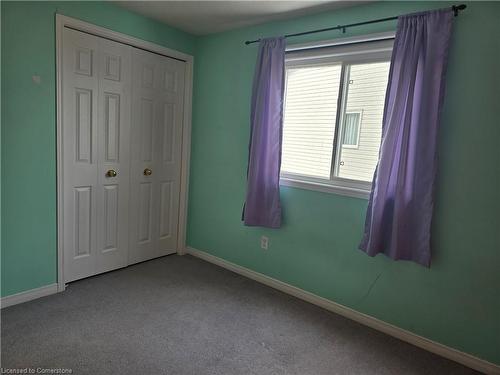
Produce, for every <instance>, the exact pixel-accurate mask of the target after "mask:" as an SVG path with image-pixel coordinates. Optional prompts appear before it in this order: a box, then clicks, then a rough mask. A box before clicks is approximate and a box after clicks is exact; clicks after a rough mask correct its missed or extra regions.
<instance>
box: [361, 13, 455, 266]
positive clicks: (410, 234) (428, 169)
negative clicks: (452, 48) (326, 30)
mask: <svg viewBox="0 0 500 375" xmlns="http://www.w3.org/2000/svg"><path fill="white" fill-rule="evenodd" d="M452 18H453V12H452V11H451V10H447V9H441V10H436V11H429V12H422V13H416V14H410V15H406V16H402V17H399V21H398V26H397V31H396V40H395V42H394V49H393V52H392V60H391V68H390V72H389V83H388V87H387V94H386V99H385V108H384V118H383V126H382V144H381V146H380V156H379V161H378V165H377V169H376V171H375V175H374V180H373V181H374V182H373V186H372V191H371V195H370V201H369V204H368V211H367V214H366V223H365V233H364V236H363V239H362V241H361V244H360V249H361V250H363V251H365V252H366V253H367V254H368V255H370V256H375V255H376V254H378V253H384V254H386V255H388V256H389V257H391V258H393V259H404V260H412V261H414V262H417V263H419V264H421V265H424V266H427V267H429V266H430V261H431V251H430V229H431V219H432V211H433V203H434V201H433V193H434V192H433V190H434V177H435V174H436V135H437V130H438V123H439V117H440V112H441V106H442V103H443V96H444V88H445V72H446V63H447V58H448V46H449V42H450V36H451V25H452Z"/></svg>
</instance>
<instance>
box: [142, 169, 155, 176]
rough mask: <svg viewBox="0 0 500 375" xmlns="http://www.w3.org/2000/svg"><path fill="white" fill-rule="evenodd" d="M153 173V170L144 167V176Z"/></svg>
mask: <svg viewBox="0 0 500 375" xmlns="http://www.w3.org/2000/svg"><path fill="white" fill-rule="evenodd" d="M151 174H153V171H152V170H151V169H149V168H146V169H144V176H151Z"/></svg>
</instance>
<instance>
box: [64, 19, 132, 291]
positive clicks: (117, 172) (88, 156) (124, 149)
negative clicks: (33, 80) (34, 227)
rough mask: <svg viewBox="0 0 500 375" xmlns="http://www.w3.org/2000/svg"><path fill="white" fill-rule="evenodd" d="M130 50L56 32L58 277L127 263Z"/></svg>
mask: <svg viewBox="0 0 500 375" xmlns="http://www.w3.org/2000/svg"><path fill="white" fill-rule="evenodd" d="M130 99H131V50H130V48H129V47H127V46H125V45H122V44H120V43H116V42H112V41H109V40H106V39H102V38H98V37H95V36H92V35H89V34H85V33H81V32H78V31H75V30H71V29H67V28H65V29H64V33H63V97H62V103H63V130H62V132H63V134H62V135H63V137H62V138H63V160H62V163H63V181H64V192H63V194H64V197H63V202H64V205H63V206H64V214H63V215H64V218H63V220H64V221H63V231H64V268H65V269H64V271H65V272H64V276H65V281H66V282H69V281H72V280H76V279H80V278H83V277H87V276H91V275H94V274H97V273H101V272H106V271H109V270H112V269H115V268H119V267H124V266H126V265H127V262H128V225H129V221H128V218H129V184H130V177H129V173H130V104H131V102H130Z"/></svg>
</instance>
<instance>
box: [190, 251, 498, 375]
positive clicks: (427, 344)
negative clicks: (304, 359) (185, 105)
mask: <svg viewBox="0 0 500 375" xmlns="http://www.w3.org/2000/svg"><path fill="white" fill-rule="evenodd" d="M186 253H187V254H191V255H193V256H195V257H198V258H200V259H203V260H205V261H207V262H210V263H213V264H216V265H218V266H220V267H223V268H226V269H228V270H230V271H233V272H236V273H238V274H240V275H242V276H245V277H248V278H249V279H252V280H255V281H258V282H259V283H262V284H265V285H267V286H270V287H272V288H275V289H278V290H280V291H282V292H284V293H287V294H290V295H292V296H294V297H297V298H300V299H302V300H304V301H307V302H309V303H312V304H314V305H317V306H320V307H322V308H324V309H326V310H329V311H332V312H334V313H336V314H339V315H342V316H344V317H346V318H349V319H352V320H354V321H356V322H358V323H361V324H363V325H365V326H368V327H370V328H373V329H376V330H377V331H380V332H383V333H385V334H387V335H389V336H393V337H395V338H397V339H399V340H402V341H405V342H407V343H410V344H412V345H415V346H418V347H419V348H422V349H425V350H427V351H429V352H432V353H434V354H437V355H439V356H441V357H444V358H447V359H450V360H452V361H455V362H458V363H461V364H462V365H464V366H467V367H470V368H472V369H474V370H477V371H481V372H483V373H485V374H491V375H496V374H500V366H498V365H496V364H494V363H491V362H488V361H485V360H483V359H480V358H478V357H475V356H473V355H470V354H467V353H464V352H461V351H459V350H456V349H453V348H450V347H448V346H446V345H443V344H440V343H437V342H435V341H432V340H429V339H426V338H425V337H422V336H419V335H417V334H415V333H412V332H410V331H406V330H404V329H402V328H399V327H396V326H394V325H392V324H389V323H386V322H384V321H382V320H379V319H376V318H374V317H372V316H369V315H366V314H363V313H360V312H358V311H356V310H353V309H351V308H349V307H346V306H343V305H340V304H338V303H335V302H333V301H330V300H328V299H326V298H323V297H320V296H317V295H315V294H312V293H310V292H307V291H305V290H303V289H300V288H297V287H295V286H292V285H290V284H287V283H284V282H282V281H279V280H277V279H274V278H272V277H269V276H266V275H263V274H261V273H258V272H255V271H252V270H250V269H248V268H245V267H241V266H239V265H237V264H234V263H231V262H228V261H226V260H224V259H221V258H218V257H216V256H214V255H211V254H208V253H206V252H204V251H201V250H197V249H193V248H191V247H186Z"/></svg>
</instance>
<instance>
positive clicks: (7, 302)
mask: <svg viewBox="0 0 500 375" xmlns="http://www.w3.org/2000/svg"><path fill="white" fill-rule="evenodd" d="M57 292H58V290H57V284H56V283H54V284H50V285H46V286H42V287H40V288H36V289H31V290H27V291H25V292H21V293H16V294H12V295H10V296H6V297H2V300H1V302H0V308H2V309H3V308H4V307H9V306H12V305H17V304H18V303H23V302H28V301H31V300H33V299H37V298H40V297H45V296H49V295H51V294H54V293H57Z"/></svg>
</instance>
